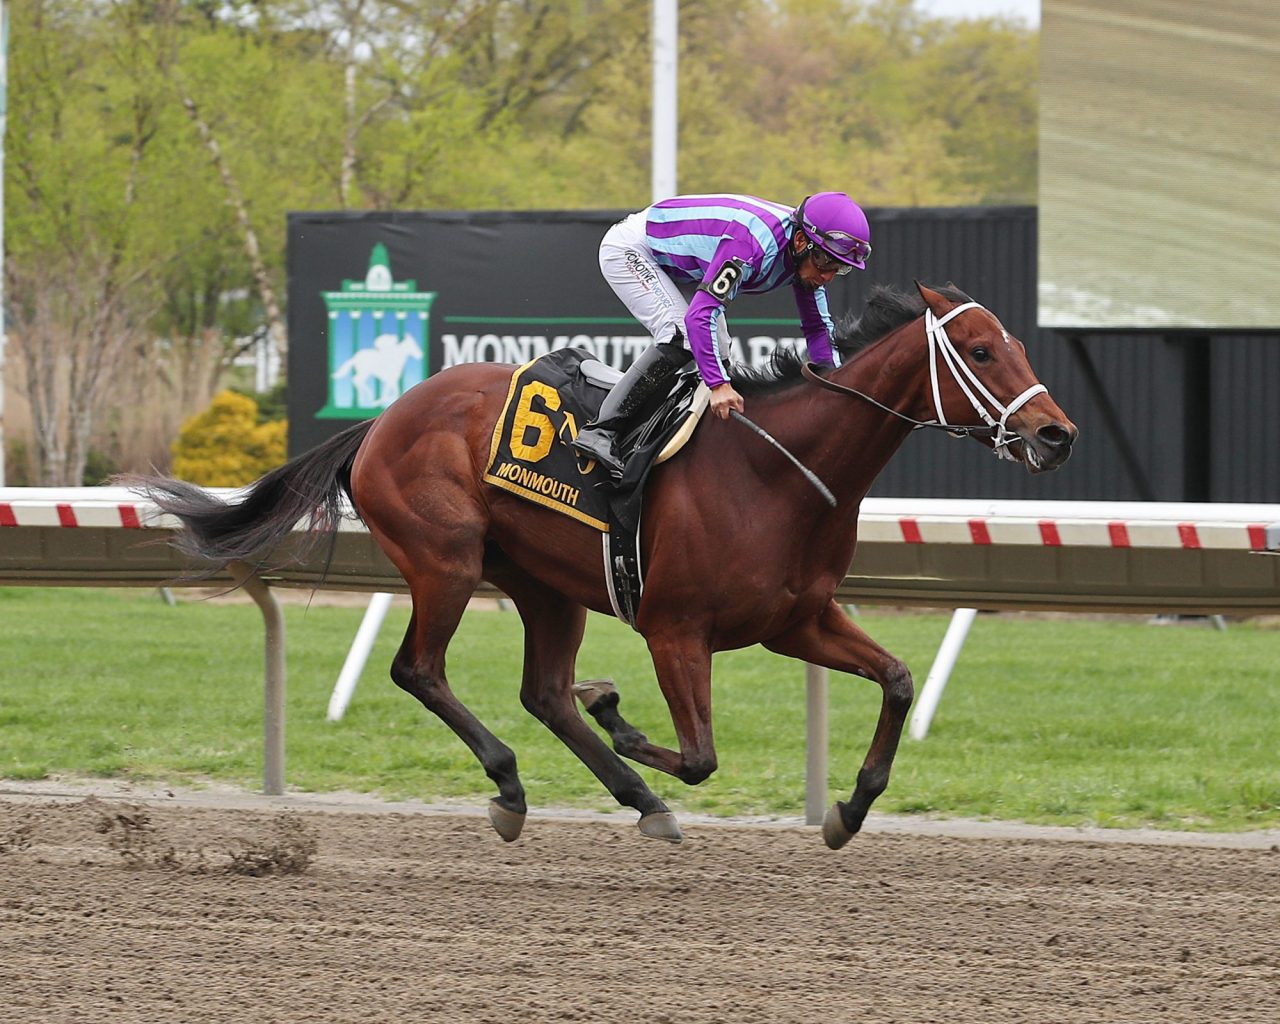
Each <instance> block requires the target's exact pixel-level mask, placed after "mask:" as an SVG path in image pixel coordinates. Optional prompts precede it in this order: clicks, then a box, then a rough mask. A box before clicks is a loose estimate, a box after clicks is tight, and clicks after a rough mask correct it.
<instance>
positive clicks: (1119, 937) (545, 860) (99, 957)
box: [0, 792, 1280, 1024]
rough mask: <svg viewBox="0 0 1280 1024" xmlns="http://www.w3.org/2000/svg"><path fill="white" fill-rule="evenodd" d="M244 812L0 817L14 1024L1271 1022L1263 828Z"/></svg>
mask: <svg viewBox="0 0 1280 1024" xmlns="http://www.w3.org/2000/svg"><path fill="white" fill-rule="evenodd" d="M257 799H258V801H259V802H258V804H257V805H256V806H257V807H258V808H259V809H252V808H253V799H252V798H250V797H242V798H241V799H239V800H230V799H219V798H217V797H216V796H215V797H205V798H204V799H203V800H198V799H182V798H181V796H180V795H179V796H175V797H173V798H169V799H167V800H166V796H165V794H164V793H163V792H162V793H161V794H160V795H159V797H158V798H157V799H148V800H140V799H133V798H121V797H118V796H106V797H99V796H94V797H89V798H87V799H86V798H84V797H82V796H79V795H74V796H65V797H63V798H61V799H53V798H52V797H50V796H48V795H40V794H38V793H26V794H17V793H12V792H11V793H8V794H5V795H2V796H0V923H2V924H0V1020H3V1021H6V1022H7V1021H24V1022H25V1021H41V1022H53V1021H67V1022H71V1021H75V1022H81V1021H100V1020H106V1021H181V1022H198V1021H219V1022H221V1021H227V1020H236V1021H238V1022H255V1021H263V1022H266V1021H281V1022H286V1021H287V1022H292V1021H326V1022H341V1021H388V1022H389V1021H400V1020H413V1021H418V1022H421V1021H449V1022H457V1021H463V1022H465V1021H493V1022H495V1024H496V1022H501V1024H508V1022H512V1021H517V1022H535V1024H536V1022H544V1021H574V1020H577V1021H591V1022H613V1021H617V1022H624V1021H625V1022H641V1021H644V1022H647V1021H655V1022H662V1024H704V1022H706V1024H710V1022H713V1021H719V1022H733V1024H740V1022H744V1021H770V1022H789V1021H796V1022H800V1021H805V1022H810V1021H855V1020H857V1021H877V1022H887V1021H903V1022H913V1024H920V1022H929V1021H938V1022H947V1024H956V1022H965V1021H975V1022H977V1021H981V1022H996V1021H1035V1022H1049V1021H1060V1022H1074V1021H1080V1022H1090V1024H1094V1022H1098V1021H1135V1022H1139V1021H1141V1022H1144V1024H1146V1022H1150V1021H1160V1022H1176V1021H1195V1022H1196V1024H1203V1022H1205V1021H1214V1022H1227V1021H1249V1022H1268V1024H1271V1022H1275V1021H1277V1020H1280V849H1278V848H1277V847H1275V846H1268V845H1265V841H1266V840H1269V839H1270V838H1272V837H1269V836H1268V837H1262V840H1263V841H1262V842H1259V841H1258V837H1256V836H1255V837H1252V838H1249V837H1246V838H1245V839H1243V840H1241V839H1237V840H1234V843H1235V844H1236V846H1237V847H1238V848H1224V847H1222V846H1205V845H1201V846H1187V845H1181V843H1179V842H1176V841H1170V840H1169V839H1168V837H1166V839H1165V842H1164V843H1162V844H1160V845H1147V844H1142V843H1134V842H1131V841H1128V840H1129V838H1130V837H1119V840H1120V841H1117V837H1114V836H1113V837H1110V838H1109V839H1108V841H1098V840H1096V839H1094V838H1091V837H1090V836H1089V835H1088V834H1084V833H1078V832H1073V831H1063V832H1061V833H1049V832H1045V833H1043V834H1045V835H1065V836H1068V837H1070V838H1073V839H1074V840H1075V841H1072V842H1064V841H1062V840H1061V839H1054V838H1022V839H1013V838H980V837H977V835H976V834H975V835H974V836H965V835H947V834H908V833H907V832H905V831H894V830H893V829H892V827H889V828H886V830H884V831H875V832H871V833H866V834H863V835H861V836H858V837H857V838H856V839H855V840H854V841H853V842H852V843H851V844H850V845H849V846H848V847H847V848H846V849H844V850H842V851H840V852H831V851H829V850H827V849H825V847H823V846H822V843H821V840H820V839H819V836H818V833H817V830H816V829H814V828H805V827H803V826H799V825H778V824H773V825H761V824H755V825H724V824H711V823H706V822H685V834H686V841H685V843H684V844H683V845H681V846H672V845H669V844H666V843H661V842H656V841H654V840H646V839H643V838H642V837H641V836H640V834H639V833H638V831H637V830H636V829H635V827H634V824H633V823H632V822H631V821H630V820H629V818H624V817H622V816H610V817H608V818H587V817H582V818H579V819H571V818H564V817H551V816H544V817H534V816H531V817H530V819H529V822H528V824H527V826H526V828H525V832H524V835H523V836H522V837H521V838H520V839H519V840H518V841H517V842H515V843H513V844H510V845H508V844H505V843H503V842H502V841H501V840H500V839H499V838H498V837H497V836H496V834H495V833H493V832H492V831H491V830H490V828H489V827H488V824H487V822H486V821H485V819H484V818H483V817H482V816H480V815H478V814H476V813H474V812H472V813H442V812H440V811H438V810H436V811H424V810H415V809H396V808H395V806H394V805H393V806H391V807H388V806H386V805H379V806H377V807H374V806H373V805H365V807H364V809H363V810H362V808H361V805H360V804H359V803H358V802H355V801H350V802H343V803H336V802H335V803H332V804H330V805H328V806H325V807H324V809H320V807H318V806H307V805H306V804H305V802H303V803H299V802H297V801H295V802H293V803H292V804H290V803H288V802H283V801H275V802H267V801H266V800H265V798H257ZM952 831H955V829H952ZM996 834H997V835H1000V834H1001V833H999V832H996ZM1189 838H1190V841H1199V842H1202V843H1204V842H1215V840H1214V839H1213V838H1212V837H1200V838H1199V839H1198V840H1197V839H1195V838H1194V837H1189ZM1175 840H1176V837H1175Z"/></svg>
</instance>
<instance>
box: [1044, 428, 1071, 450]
mask: <svg viewBox="0 0 1280 1024" xmlns="http://www.w3.org/2000/svg"><path fill="white" fill-rule="evenodd" d="M1036 437H1038V438H1039V439H1040V440H1041V441H1042V442H1044V443H1045V444H1046V445H1048V446H1049V447H1050V448H1065V447H1066V446H1067V445H1069V444H1071V432H1070V431H1069V430H1067V428H1066V427H1063V426H1059V425H1058V424H1057V423H1050V424H1048V425H1047V426H1043V427H1041V428H1040V429H1039V430H1037V431H1036Z"/></svg>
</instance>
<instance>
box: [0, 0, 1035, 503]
mask: <svg viewBox="0 0 1280 1024" xmlns="http://www.w3.org/2000/svg"><path fill="white" fill-rule="evenodd" d="M10 11H11V17H12V26H11V36H10V40H11V43H10V47H11V48H10V62H9V70H10V89H9V134H8V138H7V140H6V142H7V157H8V160H7V164H6V176H7V177H6V189H5V206H6V217H7V220H8V226H9V230H8V232H7V243H8V253H7V260H6V268H5V270H6V277H7V281H6V283H7V286H8V301H9V329H10V336H11V339H12V340H13V342H14V344H13V345H12V346H11V347H10V352H11V354H12V356H11V363H13V364H14V365H15V366H16V368H17V374H16V376H17V377H18V378H19V379H20V381H21V382H22V385H23V387H24V388H25V394H26V398H27V404H28V405H29V406H30V409H31V416H32V426H33V429H32V434H33V436H32V439H31V441H30V444H31V448H32V451H33V460H32V461H33V463H34V464H35V466H36V470H37V473H36V478H37V480H38V482H42V483H50V484H58V483H73V482H75V481H78V480H79V479H80V477H81V474H82V473H83V467H84V463H85V460H86V459H87V457H88V452H89V450H90V445H91V443H92V444H93V445H94V446H95V447H97V448H99V449H101V450H102V451H103V452H104V453H105V454H106V455H108V456H109V457H111V458H112V459H114V460H115V461H117V462H118V463H119V464H121V465H122V466H124V467H125V468H142V466H145V464H146V462H148V461H163V460H164V459H166V458H167V454H166V449H167V441H166V440H165V439H167V438H168V437H170V436H172V433H173V430H174V428H175V427H176V425H177V423H178V422H180V420H181V417H182V416H183V415H186V414H187V413H188V412H189V411H190V410H191V409H193V408H199V407H200V406H201V405H202V404H203V403H205V402H206V401H207V400H208V398H209V396H210V395H212V394H213V392H214V390H215V389H216V387H217V386H218V385H219V381H220V379H221V378H222V377H223V376H224V372H225V370H226V368H227V366H228V365H229V363H230V361H231V359H232V358H234V356H235V354H236V353H237V352H238V351H239V349H240V348H241V347H242V346H243V345H244V344H245V343H246V339H249V338H252V337H255V336H259V335H261V333H262V332H263V331H271V332H274V333H275V335H276V337H277V340H278V341H279V343H280V344H281V345H282V346H283V344H284V342H285V339H284V337H283V327H284V325H283V310H282V308H281V306H282V300H281V296H282V294H283V274H284V232H285V223H286V221H285V213H286V212H287V211H289V210H291V209H324V208H332V207H339V208H374V209H396V208H425V209H442V208H444V209H450V208H452V209H490V208H512V209H533V208H544V209H545V208H588V207H592V208H600V207H613V208H639V207H640V206H643V205H644V204H645V203H647V202H648V201H649V198H650V196H649V164H650V153H649V149H650V102H651V100H650V88H649V85H650V65H649V58H650V50H649V47H650V38H649V12H650V3H649V0H576V2H572V3H563V2H552V0H221V2H219V3H216V4H214V3H209V2H208V0H24V2H23V3H21V4H16V5H11V6H10ZM680 31H681V53H680V117H681V121H680V125H681V139H680V141H681V152H680V187H681V189H682V190H685V191H720V190H738V191H745V192H754V193H757V194H760V195H765V196H768V197H770V198H774V199H778V200H788V199H790V200H798V199H799V198H800V197H801V196H803V195H805V194H806V193H808V192H812V191H816V190H819V189H827V188H841V189H844V190H846V191H848V192H850V193H851V194H853V195H854V196H856V197H857V198H858V199H859V200H861V201H863V202H866V203H869V204H877V205H897V204H903V205H912V204H929V205H944V204H960V203H978V202H997V201H998V202H1027V201H1031V200H1032V199H1033V197H1034V192H1035V167H1036V152H1035V142H1036V139H1035V133H1036V124H1035V106H1036V97H1035V87H1034V83H1035V72H1036V49H1035V47H1036V37H1035V34H1034V33H1032V32H1029V31H1027V30H1025V29H1022V28H1019V27H1018V26H1016V25H1014V24H1012V23H1009V22H1007V21H1003V20H1000V19H988V20H981V21H974V22H951V21H940V20H936V19H931V18H929V17H927V16H926V15H925V14H924V13H923V12H922V11H921V10H920V9H919V8H918V7H917V5H916V3H915V0H870V2H860V0H832V2H830V3H825V4H813V3H811V2H804V0H684V2H682V3H681V4H680ZM121 396H125V397H123V398H122V397H121Z"/></svg>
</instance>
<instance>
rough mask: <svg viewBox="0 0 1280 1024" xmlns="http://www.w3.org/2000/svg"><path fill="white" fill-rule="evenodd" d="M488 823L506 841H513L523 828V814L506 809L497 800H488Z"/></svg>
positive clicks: (518, 836) (517, 837)
mask: <svg viewBox="0 0 1280 1024" xmlns="http://www.w3.org/2000/svg"><path fill="white" fill-rule="evenodd" d="M489 824H491V825H492V826H493V828H494V831H496V832H497V833H498V835H500V836H502V838H503V839H505V840H506V841H507V842H508V843H514V842H515V841H516V840H517V839H519V838H520V830H521V829H522V828H524V815H523V814H521V813H518V812H516V811H509V810H507V809H506V808H505V807H503V806H502V804H500V803H498V801H497V800H490V801H489Z"/></svg>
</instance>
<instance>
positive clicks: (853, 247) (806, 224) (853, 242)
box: [800, 205, 871, 264]
mask: <svg viewBox="0 0 1280 1024" xmlns="http://www.w3.org/2000/svg"><path fill="white" fill-rule="evenodd" d="M800 227H801V229H802V230H803V231H804V233H805V234H806V235H808V236H809V240H810V241H811V242H814V243H815V244H817V245H818V246H819V247H820V248H821V249H823V250H824V251H825V254H826V255H827V256H828V257H830V256H834V257H835V258H836V259H837V260H839V261H841V262H848V263H851V264H852V263H866V262H867V259H868V258H869V257H870V256H871V243H870V242H864V241H863V240H862V239H861V238H857V237H855V236H854V235H851V234H849V233H848V232H847V231H823V230H821V229H820V228H818V227H817V226H815V225H814V223H813V221H811V220H810V219H809V217H808V216H807V215H806V213H805V210H804V207H803V205H802V206H801V207H800Z"/></svg>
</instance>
